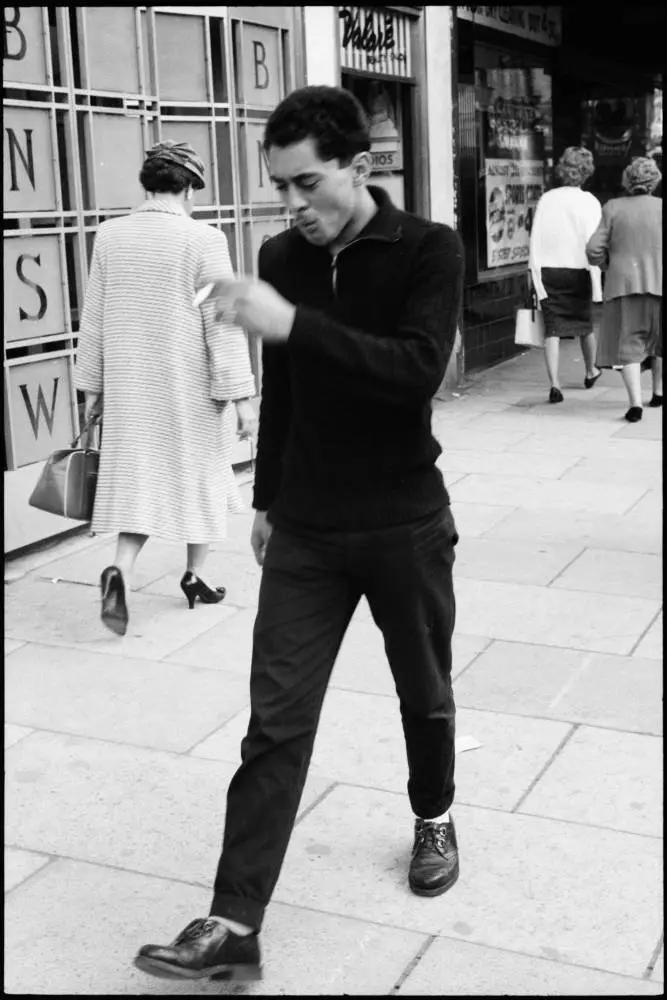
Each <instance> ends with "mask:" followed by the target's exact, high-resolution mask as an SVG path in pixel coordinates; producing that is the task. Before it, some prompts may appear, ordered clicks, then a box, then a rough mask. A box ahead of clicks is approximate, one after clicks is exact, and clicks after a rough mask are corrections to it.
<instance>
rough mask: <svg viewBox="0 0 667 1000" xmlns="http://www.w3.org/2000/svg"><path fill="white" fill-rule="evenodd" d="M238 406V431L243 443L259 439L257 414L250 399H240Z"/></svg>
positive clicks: (237, 402)
mask: <svg viewBox="0 0 667 1000" xmlns="http://www.w3.org/2000/svg"><path fill="white" fill-rule="evenodd" d="M235 405H236V418H237V429H238V434H239V437H240V438H241V440H242V441H248V440H250V441H255V440H256V439H257V414H256V413H255V407H254V406H253V405H252V403H251V402H250V400H249V399H239V400H237V401H236V403H235Z"/></svg>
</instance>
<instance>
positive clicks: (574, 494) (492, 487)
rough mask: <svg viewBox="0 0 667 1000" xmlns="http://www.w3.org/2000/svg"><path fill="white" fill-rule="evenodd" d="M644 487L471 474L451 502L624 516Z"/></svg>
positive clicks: (461, 484)
mask: <svg viewBox="0 0 667 1000" xmlns="http://www.w3.org/2000/svg"><path fill="white" fill-rule="evenodd" d="M645 492H646V490H645V487H644V486H628V485H625V486H623V485H619V484H615V485H614V486H613V487H610V486H608V485H604V484H600V483H563V482H560V481H558V480H556V481H554V480H540V479H534V478H532V477H525V478H523V477H520V476H490V475H489V476H481V475H478V474H477V473H473V474H471V475H469V476H466V478H465V479H464V480H462V482H460V483H456V484H455V486H454V488H453V490H452V502H453V503H460V502H467V503H487V504H496V505H497V506H500V507H502V506H507V507H510V506H513V507H519V508H521V510H526V509H528V510H541V511H543V512H544V513H545V514H546V515H547V516H548V512H549V511H550V510H568V511H570V510H579V511H595V512H597V513H598V514H625V513H626V511H628V510H629V509H630V508H631V507H633V506H634V505H635V504H636V503H637V501H638V500H640V499H641V497H642V494H643V493H645Z"/></svg>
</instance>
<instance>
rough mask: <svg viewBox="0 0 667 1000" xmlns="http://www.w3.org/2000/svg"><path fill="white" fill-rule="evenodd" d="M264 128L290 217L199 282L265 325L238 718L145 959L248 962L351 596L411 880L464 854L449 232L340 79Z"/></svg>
mask: <svg viewBox="0 0 667 1000" xmlns="http://www.w3.org/2000/svg"><path fill="white" fill-rule="evenodd" d="M264 145H265V149H266V153H267V156H268V161H269V167H270V174H271V178H272V181H273V183H274V184H275V186H276V188H277V190H278V191H279V192H280V194H281V196H282V198H283V200H284V202H285V204H286V205H287V207H288V208H289V211H290V213H291V215H292V216H293V218H294V226H293V228H292V229H290V230H288V231H287V232H284V233H281V234H280V235H279V236H276V237H274V238H273V239H271V240H269V241H268V243H266V244H265V245H264V246H263V247H262V250H261V252H260V257H259V275H260V278H259V280H240V281H236V282H224V281H221V282H220V283H219V284H218V285H217V286H215V287H214V288H213V289H212V291H211V294H212V295H213V296H214V297H216V298H217V299H219V302H220V306H219V309H220V311H221V314H224V315H225V316H226V317H227V318H228V319H229V320H230V321H231V320H233V321H234V322H236V323H238V324H239V325H241V326H243V327H244V328H245V329H246V330H247V331H248V332H249V333H250V334H252V335H255V336H259V337H261V338H262V340H263V386H262V402H261V410H260V422H259V440H258V449H257V468H256V477H255V490H254V504H253V505H254V507H255V509H256V516H255V522H254V526H253V531H252V538H251V542H252V547H253V550H254V552H255V556H256V558H257V561H258V563H259V564H260V565H261V566H262V567H263V573H262V583H261V589H260V595H259V607H258V612H257V618H256V622H255V628H254V636H253V655H252V667H251V717H250V723H249V728H248V732H247V735H246V737H245V739H244V740H243V743H242V745H241V757H242V764H241V766H240V768H239V770H238V771H237V773H236V774H235V776H234V778H233V779H232V782H231V784H230V787H229V791H228V797H227V815H226V824H225V834H224V842H223V850H222V855H221V858H220V862H219V865H218V870H217V874H216V878H215V887H214V893H213V901H212V904H211V908H210V914H209V916H208V917H206V918H201V919H196V920H194V921H193V922H192V923H190V924H189V925H188V927H186V928H185V930H184V931H183V932H181V934H179V935H178V937H177V938H176V939H175V940H174V941H173V942H172V943H171V944H170V945H165V946H161V945H146V946H145V947H143V948H141V950H140V952H139V954H138V956H137V958H136V960H135V961H136V964H137V965H138V966H139V967H140V968H141V969H143V970H145V971H147V972H151V973H153V974H155V975H161V976H165V975H167V976H169V975H172V976H178V977H187V978H193V979H195V978H203V977H211V978H215V977H220V978H231V979H252V978H259V977H260V976H261V960H260V947H259V931H260V929H261V926H262V920H263V917H264V911H265V909H266V907H267V905H268V903H269V901H270V899H271V896H272V893H273V890H274V887H275V885H276V882H277V880H278V876H279V873H280V870H281V866H282V863H283V859H284V856H285V852H286V850H287V846H288V843H289V839H290V836H291V833H292V829H293V826H294V822H295V818H296V815H297V810H298V807H299V801H300V798H301V793H302V791H303V786H304V782H305V779H306V774H307V770H308V765H309V762H310V757H311V753H312V748H313V742H314V739H315V734H316V730H317V725H318V721H319V716H320V711H321V707H322V702H323V699H324V695H325V692H326V689H327V685H328V682H329V677H330V674H331V670H332V668H333V665H334V661H335V659H336V655H337V653H338V650H339V647H340V645H341V642H342V640H343V637H344V635H345V632H346V629H347V627H348V625H349V622H350V619H351V617H352V615H353V613H354V610H355V608H356V606H357V604H358V602H359V600H360V599H361V597H362V596H365V597H366V599H367V600H368V603H369V606H370V609H371V612H372V614H373V618H374V619H375V622H376V624H377V625H378V627H379V628H380V629H381V630H382V633H383V635H384V640H385V645H386V650H387V657H388V660H389V666H390V668H391V670H392V673H393V676H394V680H395V682H396V689H397V692H398V697H399V700H400V709H401V717H402V722H403V731H404V735H405V743H406V749H407V757H408V764H409V781H408V795H409V799H410V804H411V807H412V810H413V812H414V843H413V852H412V860H411V863H410V869H409V873H408V881H409V885H410V888H411V889H412V891H413V892H415V893H417V894H419V895H423V896H436V895H439V894H440V893H443V892H446V891H447V890H448V889H449V888H451V886H452V885H453V884H454V883H455V881H456V879H457V877H458V872H459V862H458V850H457V843H456V834H455V830H454V822H453V819H452V817H451V816H450V814H449V809H450V806H451V804H452V802H453V799H454V714H455V713H454V699H453V695H452V687H451V666H452V662H451V639H452V632H453V628H454V614H455V605H454V592H453V585H452V566H453V563H454V546H455V545H456V542H457V540H458V536H457V533H456V528H455V524H454V520H453V517H452V514H451V511H450V507H449V497H448V495H447V491H446V489H445V486H444V483H443V480H442V476H441V474H440V472H439V470H438V469H437V468H436V465H435V461H436V459H437V457H438V455H439V454H440V447H439V445H438V444H437V442H436V441H435V439H434V438H433V435H432V433H431V398H432V396H433V394H434V393H435V392H436V390H437V389H438V387H439V385H440V383H441V381H442V379H443V377H444V374H445V370H446V367H447V362H448V360H449V357H450V355H451V351H452V347H453V344H454V339H455V334H456V325H457V319H458V315H459V308H460V301H461V292H462V278H463V250H462V245H461V241H460V239H459V237H458V236H457V234H456V233H455V232H454V231H453V230H452V229H450V228H449V227H448V226H444V225H439V224H436V223H432V222H428V221H426V220H424V219H420V218H418V217H416V216H413V215H409V214H408V213H405V212H402V211H399V210H398V209H397V208H395V207H394V206H393V205H392V203H391V201H390V200H389V198H388V196H387V195H386V194H385V193H384V191H382V190H381V189H380V188H376V187H373V186H369V183H368V182H369V179H370V174H371V157H370V153H369V149H370V141H369V135H368V123H367V119H366V116H365V114H364V111H363V109H362V108H361V106H360V105H359V103H358V102H357V101H356V99H355V98H354V97H353V96H352V95H351V94H350V93H348V92H347V91H344V90H340V89H338V88H334V87H305V88H303V89H301V90H297V91H295V92H293V93H292V94H290V95H289V96H288V97H287V98H285V100H284V101H283V102H282V103H281V104H280V105H279V106H278V107H277V108H276V110H275V111H274V112H273V114H272V115H271V117H270V118H269V121H268V123H267V127H266V133H265V143H264Z"/></svg>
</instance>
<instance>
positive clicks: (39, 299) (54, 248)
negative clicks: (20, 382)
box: [3, 236, 65, 341]
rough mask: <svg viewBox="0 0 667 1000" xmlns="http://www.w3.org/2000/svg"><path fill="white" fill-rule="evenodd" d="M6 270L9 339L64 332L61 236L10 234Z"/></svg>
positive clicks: (30, 338) (31, 337) (5, 311)
mask: <svg viewBox="0 0 667 1000" xmlns="http://www.w3.org/2000/svg"><path fill="white" fill-rule="evenodd" d="M3 270H4V293H5V294H4V306H3V311H4V319H5V340H7V341H17V340H32V339H36V338H38V337H49V336H52V335H53V334H56V333H64V331H65V309H64V302H63V284H62V274H61V266H60V250H59V246H58V237H57V236H31V237H27V238H25V237H22V236H21V237H7V238H6V239H5V242H4V263H3Z"/></svg>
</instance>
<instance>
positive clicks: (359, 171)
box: [352, 153, 373, 187]
mask: <svg viewBox="0 0 667 1000" xmlns="http://www.w3.org/2000/svg"><path fill="white" fill-rule="evenodd" d="M352 171H353V177H354V184H355V187H358V186H359V185H361V184H367V183H368V182H369V180H370V179H371V174H372V172H373V157H372V156H371V154H370V153H357V154H356V155H355V157H354V159H353V160H352Z"/></svg>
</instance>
